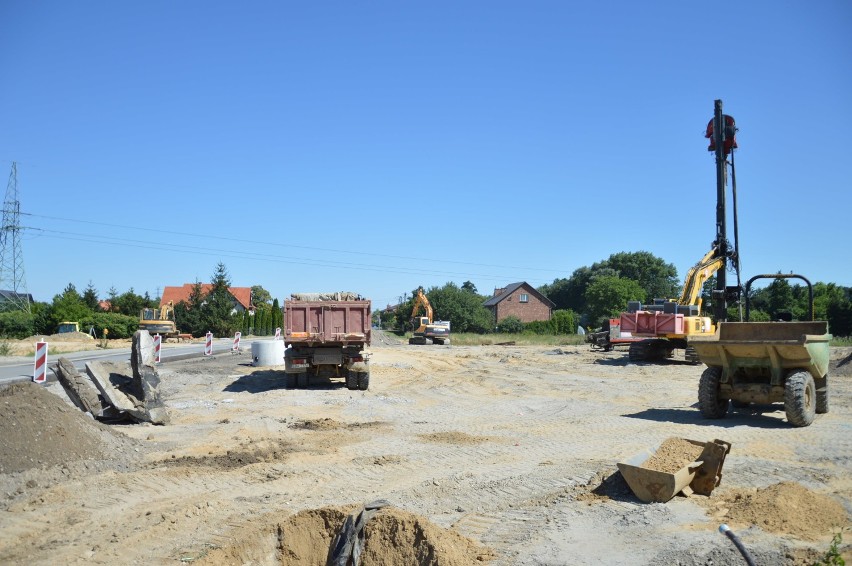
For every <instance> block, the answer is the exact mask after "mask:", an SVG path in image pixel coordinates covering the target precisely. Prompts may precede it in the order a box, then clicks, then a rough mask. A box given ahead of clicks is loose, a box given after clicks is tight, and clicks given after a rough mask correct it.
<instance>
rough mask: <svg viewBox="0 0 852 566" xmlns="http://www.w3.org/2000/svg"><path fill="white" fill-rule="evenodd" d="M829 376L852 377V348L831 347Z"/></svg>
mask: <svg viewBox="0 0 852 566" xmlns="http://www.w3.org/2000/svg"><path fill="white" fill-rule="evenodd" d="M828 375H829V377H840V376H843V377H852V348H832V349H831V362H830V363H829V365H828Z"/></svg>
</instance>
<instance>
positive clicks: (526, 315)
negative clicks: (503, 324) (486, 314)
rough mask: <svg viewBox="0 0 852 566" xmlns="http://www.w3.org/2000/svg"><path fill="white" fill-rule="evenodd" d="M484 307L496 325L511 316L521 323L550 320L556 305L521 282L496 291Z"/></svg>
mask: <svg viewBox="0 0 852 566" xmlns="http://www.w3.org/2000/svg"><path fill="white" fill-rule="evenodd" d="M484 306H485V307H486V308H487V309H488V310H490V311H491V313H492V314H493V315H494V322H495V324H496V323H498V322H500V321H501V320H503V319H504V318H506V317H507V316H510V315H514V316H516V317H518V318H519V319H520V320H521V322H532V321H534V320H550V315H551V314H552V313H553V307H554V306H555V305H554V304H553V301H551V300H550V299H548V298H547V297H545V296H544V295H542V294H541V293H539V292H538V291H536V290H535V287H533V286H532V285H530V284H529V283H527V282H526V281H521V282H520V283H512V284H511V285H509V286H507V287H503V288H502V289H494V296H492V297H491V298H490V299H488V300H487V301H485V303H484Z"/></svg>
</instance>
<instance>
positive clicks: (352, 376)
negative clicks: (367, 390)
mask: <svg viewBox="0 0 852 566" xmlns="http://www.w3.org/2000/svg"><path fill="white" fill-rule="evenodd" d="M346 389H350V390H355V389H358V372H357V371H355V370H353V369H350V370H347V372H346Z"/></svg>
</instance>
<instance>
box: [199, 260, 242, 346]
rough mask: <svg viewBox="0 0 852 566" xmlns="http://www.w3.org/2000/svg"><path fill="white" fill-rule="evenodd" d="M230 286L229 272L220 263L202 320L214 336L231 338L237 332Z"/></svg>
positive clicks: (203, 310) (214, 274) (217, 266)
mask: <svg viewBox="0 0 852 566" xmlns="http://www.w3.org/2000/svg"><path fill="white" fill-rule="evenodd" d="M230 286H231V280H230V277H229V275H228V270H227V268H226V267H225V264H223V263H222V262H219V263H218V264H217V265H216V271H215V272H214V273H213V280H212V282H211V288H210V292H209V293H208V294H207V298H206V304H205V305H204V308H203V309H202V319H203V320H204V322H206V326H207V328H208V329H209V330H210V332H212V333H213V335H214V336H219V337H222V336H229V335H231V334H233V333H234V332H236V329H237V327H238V324H239V323H238V319H237V317H236V316H235V312H234V298H233V295H231V292H230V291H229V287H230Z"/></svg>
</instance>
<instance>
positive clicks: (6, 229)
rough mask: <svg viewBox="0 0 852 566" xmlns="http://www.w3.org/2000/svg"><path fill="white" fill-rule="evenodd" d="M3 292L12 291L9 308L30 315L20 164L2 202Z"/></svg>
mask: <svg viewBox="0 0 852 566" xmlns="http://www.w3.org/2000/svg"><path fill="white" fill-rule="evenodd" d="M0 290H3V291H9V292H10V293H8V296H7V297H6V304H7V306H9V307H11V308H12V309H13V310H23V311H26V312H30V295H29V293H28V292H27V280H26V277H25V276H24V253H23V251H22V250H21V202H20V201H19V200H18V164H17V163H16V162H14V161H13V162H12V172H11V173H10V174H9V183H8V184H7V185H6V198H5V199H4V200H3V225H2V226H1V227H0Z"/></svg>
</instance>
